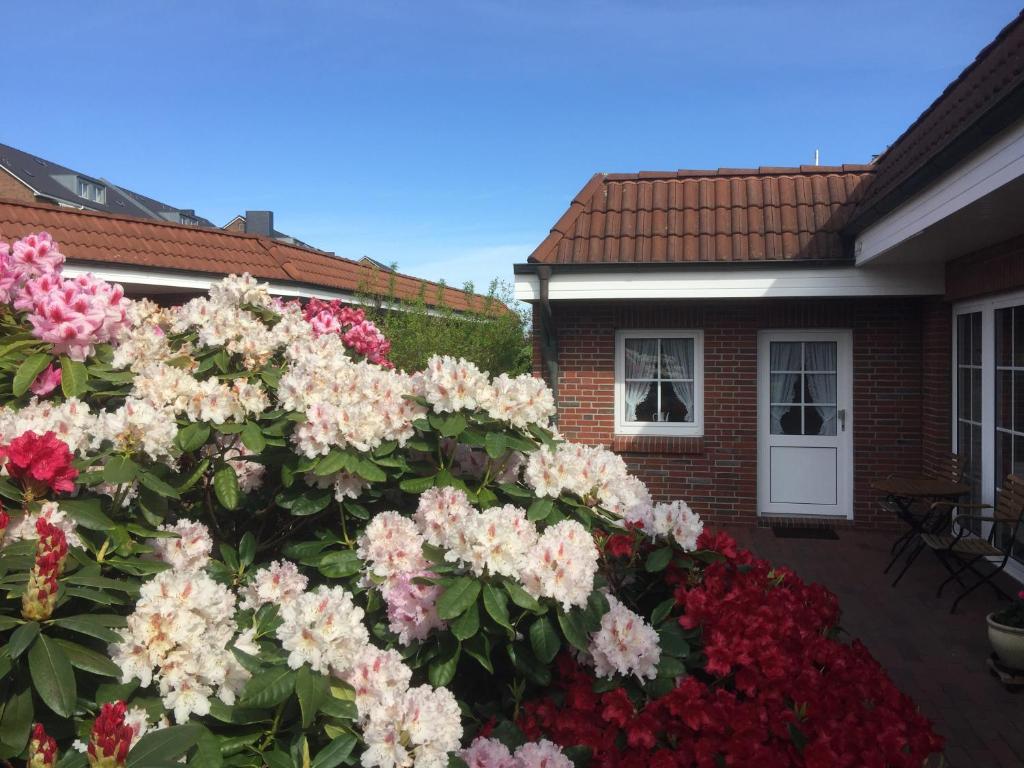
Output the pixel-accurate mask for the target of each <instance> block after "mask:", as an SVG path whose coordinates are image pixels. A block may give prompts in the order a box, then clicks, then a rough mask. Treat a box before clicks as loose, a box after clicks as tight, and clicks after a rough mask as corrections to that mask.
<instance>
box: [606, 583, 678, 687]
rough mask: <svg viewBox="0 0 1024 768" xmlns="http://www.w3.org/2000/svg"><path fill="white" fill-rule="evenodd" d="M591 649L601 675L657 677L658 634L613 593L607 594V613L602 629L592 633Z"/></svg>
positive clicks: (659, 650) (659, 652)
mask: <svg viewBox="0 0 1024 768" xmlns="http://www.w3.org/2000/svg"><path fill="white" fill-rule="evenodd" d="M588 651H589V652H590V656H591V658H593V660H594V671H595V672H596V674H597V676H598V677H613V676H614V675H616V674H620V675H636V676H637V678H639V679H643V678H645V677H646V678H648V679H650V680H653V679H654V678H655V677H657V676H658V662H659V661H660V660H661V646H660V645H659V644H658V633H657V632H656V631H655V630H654V627H652V626H651V625H650V624H648V623H647V622H646V621H644V619H643V617H642V616H639V615H638V614H636V613H633V611H631V610H629V609H628V608H627V607H626V606H624V605H623V604H622V603H620V602H619V601H618V600H617V599H616V598H615V596H614V595H608V612H607V613H606V614H605V615H604V616H602V617H601V628H600V629H598V631H597V632H595V633H594V634H593V635H591V636H590V645H589V647H588Z"/></svg>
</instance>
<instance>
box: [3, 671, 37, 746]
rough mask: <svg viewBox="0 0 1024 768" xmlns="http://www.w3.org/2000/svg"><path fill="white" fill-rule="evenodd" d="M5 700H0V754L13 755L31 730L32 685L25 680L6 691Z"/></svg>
mask: <svg viewBox="0 0 1024 768" xmlns="http://www.w3.org/2000/svg"><path fill="white" fill-rule="evenodd" d="M6 695H7V700H6V701H4V702H0V756H3V757H14V756H15V755H18V754H20V753H21V751H22V750H23V749H24V748H25V745H26V744H27V743H28V737H29V733H30V732H31V730H32V721H33V720H34V719H35V718H34V713H33V711H32V687H31V686H30V685H28V683H27V682H24V683H22V684H21V685H19V686H18V687H17V689H16V690H8V691H6Z"/></svg>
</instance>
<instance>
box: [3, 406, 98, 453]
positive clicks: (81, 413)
mask: <svg viewBox="0 0 1024 768" xmlns="http://www.w3.org/2000/svg"><path fill="white" fill-rule="evenodd" d="M96 429H97V427H96V416H95V415H93V413H92V411H91V410H90V409H89V406H88V405H86V404H85V403H83V402H82V401H81V400H79V399H78V398H76V397H69V398H68V399H67V400H65V401H64V402H63V403H59V404H58V403H54V402H52V401H50V400H38V399H37V398H32V400H31V401H29V403H28V405H26V406H24V407H22V408H20V409H18V410H14V409H11V408H0V443H9V442H10V441H11V440H13V439H14V438H16V437H17V436H18V435H21V434H23V433H25V432H29V431H32V432H35V433H36V434H37V435H42V434H45V433H46V432H53V433H54V434H55V435H56V436H57V437H58V438H60V439H61V440H63V441H64V442H65V443H67V446H68V448H69V450H71V452H72V453H75V454H78V455H82V454H83V453H85V452H86V451H88V450H89V448H90V446H91V445H92V444H93V441H94V439H95V436H96Z"/></svg>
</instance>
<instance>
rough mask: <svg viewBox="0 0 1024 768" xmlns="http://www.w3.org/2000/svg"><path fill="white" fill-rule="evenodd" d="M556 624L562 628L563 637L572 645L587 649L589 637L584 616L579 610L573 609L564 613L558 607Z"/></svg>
mask: <svg viewBox="0 0 1024 768" xmlns="http://www.w3.org/2000/svg"><path fill="white" fill-rule="evenodd" d="M558 626H560V627H561V628H562V634H563V635H565V639H566V640H568V641H569V642H570V643H571V644H572V645H574V646H575V647H576V648H579V649H580V650H581V651H585V650H587V647H588V646H589V644H590V642H589V637H588V636H587V629H586V625H585V622H584V618H583V616H582V614H581V612H580V611H575V610H574V611H569V612H568V613H565V612H564V611H563V610H562V609H561V608H559V609H558Z"/></svg>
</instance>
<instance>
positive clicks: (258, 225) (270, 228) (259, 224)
mask: <svg viewBox="0 0 1024 768" xmlns="http://www.w3.org/2000/svg"><path fill="white" fill-rule="evenodd" d="M245 232H246V234H249V235H262V236H263V237H273V236H274V212H273V211H246V212H245Z"/></svg>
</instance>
